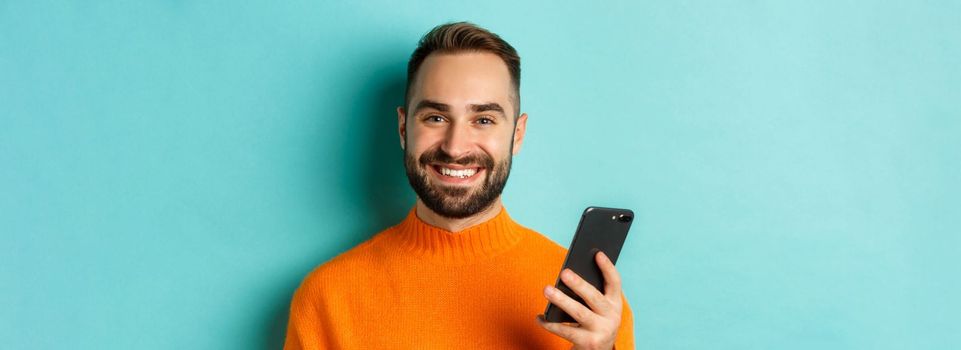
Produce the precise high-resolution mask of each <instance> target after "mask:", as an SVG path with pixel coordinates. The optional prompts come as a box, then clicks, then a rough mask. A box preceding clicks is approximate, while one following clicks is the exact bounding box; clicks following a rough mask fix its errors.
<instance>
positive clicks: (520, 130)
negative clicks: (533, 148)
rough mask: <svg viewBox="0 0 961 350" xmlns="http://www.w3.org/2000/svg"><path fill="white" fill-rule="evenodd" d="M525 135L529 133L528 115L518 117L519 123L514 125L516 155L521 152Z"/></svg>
mask: <svg viewBox="0 0 961 350" xmlns="http://www.w3.org/2000/svg"><path fill="white" fill-rule="evenodd" d="M525 133H527V113H523V114H521V115H520V116H518V117H517V123H514V155H517V153H519V152H520V151H521V145H523V144H524V134H525Z"/></svg>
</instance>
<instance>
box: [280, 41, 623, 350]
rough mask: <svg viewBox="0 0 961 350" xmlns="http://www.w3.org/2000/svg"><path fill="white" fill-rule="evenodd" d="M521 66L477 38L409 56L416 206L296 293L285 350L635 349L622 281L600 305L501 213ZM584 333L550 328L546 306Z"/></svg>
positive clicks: (434, 44)
mask: <svg viewBox="0 0 961 350" xmlns="http://www.w3.org/2000/svg"><path fill="white" fill-rule="evenodd" d="M519 86H520V57H518V55H517V52H516V51H515V50H514V48H513V47H511V46H510V45H509V44H508V43H507V42H505V41H503V40H502V39H501V38H500V37H498V36H497V35H495V34H492V33H490V32H488V31H487V30H484V29H482V28H479V27H477V26H475V25H473V24H470V23H466V22H461V23H450V24H445V25H441V26H438V27H436V28H434V29H433V30H431V31H430V32H428V33H427V34H426V35H425V36H424V37H423V38H422V39H421V41H420V43H419V45H418V47H417V49H416V50H415V51H414V53H413V54H412V55H411V59H410V62H409V63H408V69H407V93H406V98H405V102H404V106H402V107H398V108H397V121H398V133H399V136H400V146H401V148H402V149H403V150H404V165H405V167H406V170H407V177H408V179H409V181H410V184H411V187H413V189H414V192H416V193H417V202H416V204H415V205H414V207H413V208H412V209H411V210H410V212H409V213H408V215H407V218H406V219H404V220H403V221H402V222H400V223H399V224H397V225H396V226H393V227H390V228H387V229H386V230H384V231H382V232H380V233H378V234H377V235H375V236H374V237H372V238H371V239H369V240H367V241H366V242H364V243H361V244H360V245H358V246H357V247H355V248H353V249H351V250H349V251H347V252H345V253H343V254H341V255H339V256H337V257H335V258H333V259H332V260H330V261H328V262H327V263H325V264H323V265H321V266H319V267H318V268H316V269H315V270H314V271H312V272H311V273H310V274H308V276H307V277H306V278H305V279H304V281H303V282H302V284H301V285H300V287H299V288H298V289H297V291H296V292H295V293H294V296H293V300H292V302H291V308H290V323H289V325H288V329H287V341H286V345H285V348H286V349H328V348H336V349H397V348H405V349H566V348H570V347H571V344H573V346H574V348H575V349H611V348H614V347H615V345H616V347H617V348H618V349H632V348H633V347H634V344H633V329H632V327H633V321H632V318H631V312H630V309H629V308H628V307H627V303H626V302H625V301H624V298H623V295H622V293H621V283H620V277H619V275H618V273H617V271H616V269H615V268H614V265H613V264H612V263H611V262H610V260H608V259H607V258H606V257H605V256H604V255H603V254H598V255H597V259H596V260H597V263H598V265H599V266H600V267H601V270H602V272H603V273H604V276H605V280H606V283H607V284H606V286H605V288H604V289H605V291H606V294H604V293H601V292H600V291H598V290H597V289H596V288H594V287H593V286H591V285H590V284H587V283H586V282H584V281H583V280H582V279H580V277H578V276H577V275H576V274H574V273H571V271H569V270H565V271H564V273H562V274H561V276H562V278H563V279H564V281H565V283H567V284H568V285H569V286H571V287H572V289H574V290H575V291H576V292H577V293H578V294H579V295H580V296H581V297H582V298H583V299H584V300H586V301H587V303H588V304H589V306H590V308H588V307H585V306H583V305H582V304H579V303H577V302H576V301H574V300H573V299H571V298H570V297H568V296H566V295H564V294H563V293H562V292H558V291H557V290H556V289H554V288H553V287H552V286H551V285H553V283H554V281H555V278H556V276H557V273H558V271H557V269H558V268H559V267H560V266H561V264H562V263H563V260H564V256H565V254H566V252H565V249H564V248H563V247H561V246H559V245H557V244H556V243H554V242H552V241H550V240H549V239H547V238H546V237H544V236H543V235H541V234H539V233H537V232H534V231H532V230H530V229H528V228H525V227H523V226H520V225H518V224H517V223H516V222H514V221H513V220H512V219H511V218H510V216H508V215H507V211H506V209H505V208H504V206H503V204H502V203H501V196H500V195H501V191H502V190H503V188H504V185H505V184H506V182H507V178H508V174H509V173H510V167H511V159H512V156H513V155H514V154H517V153H518V152H519V151H520V149H521V144H522V143H523V140H524V134H525V132H526V128H527V114H520V89H519ZM548 301H550V302H552V303H554V304H556V305H558V306H559V307H560V308H561V309H563V310H565V311H566V312H567V313H569V314H571V315H572V316H573V317H574V318H575V319H576V320H577V321H578V323H577V324H561V323H547V322H544V321H543V320H542V318H541V316H540V315H538V314H539V313H541V312H543V310H544V309H545V307H546V305H547V302H548Z"/></svg>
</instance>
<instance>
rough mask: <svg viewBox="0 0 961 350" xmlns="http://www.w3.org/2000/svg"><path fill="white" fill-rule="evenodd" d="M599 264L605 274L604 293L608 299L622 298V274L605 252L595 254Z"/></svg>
mask: <svg viewBox="0 0 961 350" xmlns="http://www.w3.org/2000/svg"><path fill="white" fill-rule="evenodd" d="M594 260H596V261H597V266H599V267H600V268H601V273H602V274H603V275H604V295H606V296H607V298H608V300H612V301H613V300H621V274H620V273H618V272H617V269H616V268H614V263H613V262H611V259H610V258H608V257H607V254H604V252H597V254H596V255H595V256H594Z"/></svg>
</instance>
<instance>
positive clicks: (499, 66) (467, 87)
mask: <svg viewBox="0 0 961 350" xmlns="http://www.w3.org/2000/svg"><path fill="white" fill-rule="evenodd" d="M414 87H415V91H414V96H413V99H412V101H411V102H412V103H413V104H416V103H418V101H422V100H430V101H436V102H441V103H444V104H447V105H450V106H452V107H453V108H455V109H465V108H469V107H470V105H477V104H484V103H491V102H494V103H499V104H501V105H503V107H504V108H510V106H511V105H510V103H511V102H512V101H511V95H512V93H513V86H512V84H511V78H510V72H509V71H508V69H507V65H506V64H505V63H504V61H503V60H501V58H500V57H498V56H497V55H494V54H492V53H486V52H461V53H452V54H450V53H442V54H438V53H434V54H431V55H430V56H428V57H427V59H425V60H424V63H423V65H422V66H421V67H420V69H419V71H418V72H417V78H416V80H415V84H414ZM412 107H413V106H412Z"/></svg>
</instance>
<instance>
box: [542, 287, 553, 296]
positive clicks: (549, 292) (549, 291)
mask: <svg viewBox="0 0 961 350" xmlns="http://www.w3.org/2000/svg"><path fill="white" fill-rule="evenodd" d="M544 294H547V295H553V294H554V287H551V286H547V287H545V288H544Z"/></svg>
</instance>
